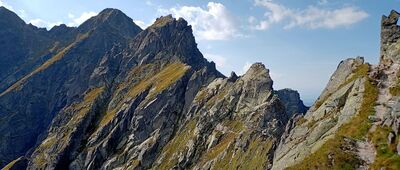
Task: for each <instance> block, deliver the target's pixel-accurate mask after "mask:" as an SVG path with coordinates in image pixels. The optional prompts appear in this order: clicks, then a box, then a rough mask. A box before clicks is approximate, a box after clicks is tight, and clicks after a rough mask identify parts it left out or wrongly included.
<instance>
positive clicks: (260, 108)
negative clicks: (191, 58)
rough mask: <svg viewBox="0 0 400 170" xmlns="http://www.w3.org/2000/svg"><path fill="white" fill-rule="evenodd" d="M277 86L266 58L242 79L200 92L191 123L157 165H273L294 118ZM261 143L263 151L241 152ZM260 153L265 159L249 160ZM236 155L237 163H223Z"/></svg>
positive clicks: (188, 120)
mask: <svg viewBox="0 0 400 170" xmlns="http://www.w3.org/2000/svg"><path fill="white" fill-rule="evenodd" d="M273 92H274V91H273V89H272V80H271V78H270V76H269V71H268V70H267V69H266V68H265V66H264V65H262V64H260V63H256V64H254V65H252V66H251V67H250V69H249V70H248V71H247V72H246V74H244V75H243V76H242V77H240V78H238V79H237V80H236V81H232V79H229V78H228V79H222V78H218V79H215V80H214V81H213V82H211V83H210V84H209V85H208V86H207V87H206V88H204V89H203V90H201V91H200V92H199V93H198V94H197V96H196V98H195V100H194V102H193V104H192V106H191V109H190V110H189V112H188V113H187V114H186V118H185V119H184V120H185V121H184V123H185V124H186V126H182V127H181V128H180V130H179V131H178V132H177V135H176V136H175V137H174V138H172V139H171V140H170V142H169V143H168V144H167V145H166V146H165V147H164V149H163V150H162V152H161V154H160V155H159V156H158V158H157V160H156V161H155V164H154V165H153V168H154V169H170V168H178V169H179V168H188V167H194V169H208V168H211V169H234V168H237V167H240V166H241V167H243V168H250V167H252V166H253V167H259V168H263V167H268V166H270V165H271V163H272V159H271V158H272V152H273V150H274V146H275V145H276V144H277V142H278V140H277V139H278V138H279V137H280V134H282V133H283V127H284V124H285V123H286V122H287V120H288V115H287V114H286V112H285V108H284V106H283V105H282V104H281V102H280V101H279V99H278V98H277V97H276V96H275V95H274V94H273ZM188 125H190V126H188ZM185 137H187V139H186V138H185ZM182 138H183V141H182ZM178 143H179V145H177V144H178ZM257 149H259V155H257V156H254V155H252V156H251V157H247V156H243V157H241V156H240V155H249V156H250V155H251V154H253V153H252V152H254V151H255V150H257ZM256 157H260V158H261V157H262V158H263V159H262V160H260V161H258V162H255V163H254V164H253V165H249V164H248V162H246V161H249V162H250V161H251V160H252V159H253V158H256ZM231 160H237V164H230V165H229V164H224V163H223V162H225V161H227V162H230V161H231Z"/></svg>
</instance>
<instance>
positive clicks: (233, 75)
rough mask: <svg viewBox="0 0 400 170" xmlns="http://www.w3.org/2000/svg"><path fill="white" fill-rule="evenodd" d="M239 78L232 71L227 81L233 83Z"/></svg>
mask: <svg viewBox="0 0 400 170" xmlns="http://www.w3.org/2000/svg"><path fill="white" fill-rule="evenodd" d="M238 78H239V77H238V76H237V75H236V73H235V72H234V71H232V72H231V75H230V76H229V77H228V81H230V82H235V81H236V80H237V79H238Z"/></svg>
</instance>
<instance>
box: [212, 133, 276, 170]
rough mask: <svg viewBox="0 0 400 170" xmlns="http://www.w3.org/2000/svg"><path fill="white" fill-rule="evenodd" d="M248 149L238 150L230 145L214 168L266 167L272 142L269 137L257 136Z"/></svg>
mask: <svg viewBox="0 0 400 170" xmlns="http://www.w3.org/2000/svg"><path fill="white" fill-rule="evenodd" d="M250 141H251V142H250V143H249V146H248V148H247V150H245V151H244V150H241V149H240V150H237V151H236V152H235V150H234V145H232V144H231V145H229V147H228V148H227V149H225V150H226V154H225V155H224V156H223V157H222V158H220V159H218V160H217V161H216V162H215V165H214V167H213V169H243V170H245V169H265V166H266V165H267V163H268V153H269V152H270V149H271V148H272V144H273V143H272V142H271V141H270V140H268V139H264V138H261V137H255V139H251V140H250Z"/></svg>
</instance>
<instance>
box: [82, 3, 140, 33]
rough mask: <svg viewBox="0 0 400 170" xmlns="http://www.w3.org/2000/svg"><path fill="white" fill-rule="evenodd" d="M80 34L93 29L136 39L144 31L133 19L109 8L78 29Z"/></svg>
mask: <svg viewBox="0 0 400 170" xmlns="http://www.w3.org/2000/svg"><path fill="white" fill-rule="evenodd" d="M78 29H79V31H80V32H87V31H90V30H93V29H97V30H101V31H103V32H109V33H111V32H113V33H118V34H120V35H122V36H125V37H134V36H135V35H136V34H138V33H139V32H141V31H142V29H141V28H140V27H139V26H137V25H136V24H135V23H134V22H133V20H132V18H129V17H128V16H127V15H125V14H124V13H123V12H122V11H120V10H118V9H112V8H107V9H104V10H103V11H101V12H100V13H99V14H98V15H97V16H94V17H92V18H90V19H89V20H87V21H86V22H84V23H83V24H82V25H80V26H79V27H78Z"/></svg>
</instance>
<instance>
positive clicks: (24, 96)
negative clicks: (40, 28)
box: [0, 18, 133, 166]
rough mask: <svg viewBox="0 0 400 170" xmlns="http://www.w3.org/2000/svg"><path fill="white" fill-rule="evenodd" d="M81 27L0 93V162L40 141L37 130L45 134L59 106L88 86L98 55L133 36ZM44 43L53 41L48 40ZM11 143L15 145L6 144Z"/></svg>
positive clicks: (18, 154) (8, 159)
mask: <svg viewBox="0 0 400 170" xmlns="http://www.w3.org/2000/svg"><path fill="white" fill-rule="evenodd" d="M93 19H96V18H93ZM131 24H133V23H131ZM94 26H95V25H94ZM7 28H8V27H7ZM78 29H79V28H78ZM110 29H111V28H110ZM86 31H87V32H80V33H79V34H77V35H76V37H74V40H73V42H70V43H69V44H68V43H67V45H65V46H62V43H61V44H60V46H61V47H59V48H56V49H55V51H54V52H53V53H51V56H50V57H49V58H48V60H47V61H46V62H43V64H41V65H38V66H37V67H36V68H34V69H32V70H31V72H30V73H29V74H26V75H24V76H23V77H21V78H20V79H19V80H18V81H17V82H15V83H14V84H13V85H12V86H10V87H8V89H7V90H5V91H3V92H2V93H1V95H0V116H2V120H3V121H4V123H2V124H0V131H1V132H2V133H1V137H0V143H1V145H0V150H1V152H0V160H2V161H4V162H1V165H2V166H4V165H5V163H6V162H9V161H11V160H13V159H15V158H17V157H19V156H22V155H25V153H26V152H27V151H28V150H29V149H30V148H31V147H33V146H35V143H36V141H37V139H38V140H39V141H38V142H40V141H41V138H40V137H39V135H45V133H43V132H45V129H46V128H47V126H48V125H49V124H50V122H51V121H52V118H53V117H55V116H56V115H57V113H58V112H59V111H60V110H61V109H62V108H64V107H66V106H68V105H70V104H72V103H74V102H76V101H77V100H78V98H79V96H81V95H82V94H83V92H85V91H86V89H88V88H89V84H88V82H89V79H90V75H91V73H92V72H93V71H94V70H95V67H96V65H97V64H98V63H99V62H100V59H101V57H103V56H104V55H106V53H107V51H109V50H110V49H111V48H112V47H113V46H114V44H115V43H121V44H122V45H123V44H124V43H125V42H126V39H128V38H132V37H129V36H127V34H125V33H124V31H123V30H121V31H118V30H112V29H111V30H108V31H110V32H118V33H117V34H113V35H111V34H107V33H102V31H101V30H97V29H96V28H93V29H91V30H86ZM14 33H15V32H14ZM43 34H46V35H47V34H50V32H44V33H43ZM2 38H4V37H2ZM27 39H28V40H29V38H27ZM32 41H33V40H32ZM61 42H62V41H61ZM46 48H53V46H52V44H51V46H50V45H49V46H47V47H46ZM0 51H1V50H0ZM2 63H3V62H2ZM6 63H7V62H6ZM15 134H20V135H17V136H15ZM11 145H17V146H19V147H15V148H10V147H9V146H11Z"/></svg>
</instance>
